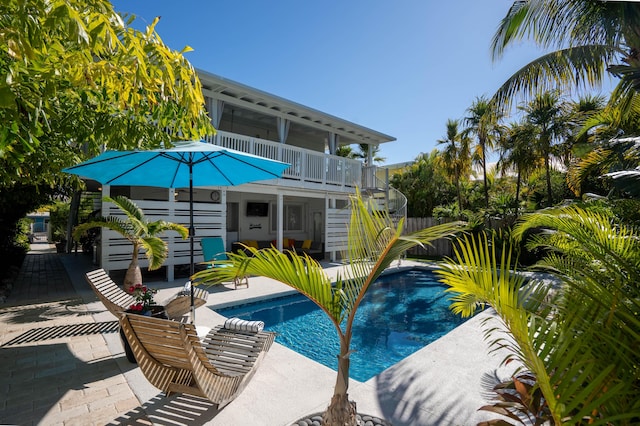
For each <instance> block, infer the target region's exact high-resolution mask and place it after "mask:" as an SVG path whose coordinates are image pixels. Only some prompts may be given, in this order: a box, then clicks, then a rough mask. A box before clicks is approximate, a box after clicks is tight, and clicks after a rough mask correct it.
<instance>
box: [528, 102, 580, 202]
mask: <svg viewBox="0 0 640 426" xmlns="http://www.w3.org/2000/svg"><path fill="white" fill-rule="evenodd" d="M519 109H520V110H522V111H523V112H524V114H525V116H524V120H525V121H526V122H527V123H528V124H529V125H531V126H533V127H535V129H536V138H535V139H534V143H535V146H536V150H537V152H538V155H539V156H540V158H542V159H543V160H544V167H545V174H546V181H547V206H549V207H550V206H552V205H553V192H552V188H551V157H552V155H553V153H554V145H556V144H557V143H559V142H561V141H562V140H564V138H565V137H566V135H567V130H568V121H569V120H568V114H567V111H566V109H567V107H566V104H565V103H564V101H562V99H561V98H560V95H559V94H558V93H557V92H545V93H539V94H537V95H536V96H535V98H534V99H533V100H531V101H530V102H529V103H527V104H525V105H522V106H520V107H519Z"/></svg>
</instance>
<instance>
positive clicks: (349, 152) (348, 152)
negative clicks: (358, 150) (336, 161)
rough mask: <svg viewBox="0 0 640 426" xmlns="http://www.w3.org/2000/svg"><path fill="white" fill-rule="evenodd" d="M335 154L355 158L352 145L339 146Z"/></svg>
mask: <svg viewBox="0 0 640 426" xmlns="http://www.w3.org/2000/svg"><path fill="white" fill-rule="evenodd" d="M335 155H337V156H338V157H345V158H355V152H353V148H352V147H351V145H342V146H341V147H338V149H337V150H336V154H335Z"/></svg>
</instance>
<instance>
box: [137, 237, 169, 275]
mask: <svg viewBox="0 0 640 426" xmlns="http://www.w3.org/2000/svg"><path fill="white" fill-rule="evenodd" d="M139 243H140V245H141V246H142V247H143V248H144V251H145V256H146V257H147V259H149V270H150V271H153V270H154V269H158V268H159V267H161V266H162V264H163V263H164V261H165V260H167V254H168V252H169V248H168V245H167V243H165V242H164V241H162V239H161V238H159V237H151V236H145V237H142V238H140V241H139Z"/></svg>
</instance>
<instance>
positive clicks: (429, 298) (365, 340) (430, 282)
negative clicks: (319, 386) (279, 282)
mask: <svg viewBox="0 0 640 426" xmlns="http://www.w3.org/2000/svg"><path fill="white" fill-rule="evenodd" d="M444 289H445V286H444V285H443V284H441V283H440V282H438V281H437V279H436V277H435V275H434V274H433V273H432V272H431V271H428V270H424V269H412V270H407V271H402V272H398V273H394V274H389V275H384V276H382V277H380V278H379V279H378V280H377V281H376V282H375V283H374V284H373V285H372V286H371V288H370V289H369V291H368V292H367V294H366V295H365V298H364V300H363V303H362V304H361V305H360V308H359V309H358V312H357V314H356V317H355V321H354V326H353V338H352V341H351V349H352V350H353V352H352V353H351V365H350V369H349V373H350V376H351V378H352V379H355V380H358V381H360V382H364V381H366V380H369V379H370V378H372V377H373V376H375V375H377V374H379V373H381V372H382V371H383V370H385V369H386V368H388V367H390V366H392V365H393V364H395V363H397V362H398V361H401V360H402V359H404V358H406V357H407V356H409V355H411V354H412V353H414V352H416V351H417V350H418V349H421V348H423V347H424V346H426V345H428V344H429V343H431V342H433V341H435V340H436V339H438V338H440V337H442V336H443V335H445V334H446V333H448V332H449V331H451V330H453V329H454V328H455V327H457V326H458V325H460V324H461V323H462V322H464V320H463V319H461V318H460V317H458V316H456V315H454V314H453V313H451V311H450V310H449V295H448V294H447V293H445V292H444ZM217 312H218V313H220V314H221V315H224V316H226V317H239V318H242V319H247V320H260V321H264V323H265V329H266V330H269V331H274V332H276V333H277V336H276V341H277V342H279V343H281V344H282V345H284V346H286V347H288V348H290V349H293V350H294V351H296V352H298V353H300V354H302V355H304V356H306V357H308V358H311V359H313V360H315V361H317V362H320V363H322V364H324V365H326V366H327V367H329V368H332V369H334V370H337V366H338V363H337V358H336V356H337V354H338V353H339V351H340V345H339V341H338V334H337V332H336V331H335V328H334V327H333V325H332V324H331V321H329V319H328V318H327V317H326V315H325V314H324V312H322V311H321V310H320V309H319V308H318V307H317V306H316V305H315V304H314V303H313V302H311V301H310V300H309V299H307V298H306V297H305V296H302V295H300V294H296V295H293V296H286V297H282V298H278V299H272V300H268V301H263V302H256V303H251V304H246V305H241V306H238V307H232V308H224V309H219V310H217Z"/></svg>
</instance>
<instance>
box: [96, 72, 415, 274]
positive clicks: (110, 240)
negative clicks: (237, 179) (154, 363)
mask: <svg viewBox="0 0 640 426" xmlns="http://www.w3.org/2000/svg"><path fill="white" fill-rule="evenodd" d="M198 74H199V76H200V79H201V81H202V87H203V93H204V96H205V100H206V107H207V110H208V113H209V115H210V117H211V121H212V123H213V125H214V127H215V128H216V129H217V130H218V132H217V134H216V135H215V136H213V137H211V138H210V139H209V140H208V142H210V143H213V144H216V145H220V146H224V147H227V148H232V149H235V150H239V151H243V152H248V153H251V154H255V155H259V156H263V157H267V158H271V159H275V160H279V161H282V162H286V163H289V164H291V166H290V167H289V168H288V169H287V170H286V171H285V172H284V174H283V176H282V178H280V179H274V180H269V181H261V182H255V183H250V184H244V185H240V186H232V187H199V188H195V190H194V201H195V203H194V221H195V229H196V234H195V239H196V245H195V246H196V249H197V250H198V251H197V252H196V254H195V261H196V262H200V261H202V253H201V252H200V251H199V248H200V246H199V244H197V241H199V239H200V238H203V237H212V236H217V237H222V238H223V240H224V241H225V242H226V247H225V249H226V250H227V251H229V250H231V247H232V244H233V243H234V242H236V241H270V242H272V243H273V244H274V245H275V246H276V247H278V248H282V247H283V241H285V239H294V240H298V241H302V240H312V241H313V244H314V246H315V247H321V250H322V252H323V257H327V258H330V259H332V260H335V259H337V258H338V257H339V256H340V252H341V251H342V250H344V249H346V234H347V232H346V231H347V230H346V224H347V223H348V219H349V210H348V200H349V195H350V194H353V193H354V192H355V189H356V187H360V188H361V189H362V191H363V193H364V194H366V195H369V196H372V197H375V198H376V199H377V203H378V205H379V206H380V208H388V209H389V210H390V211H391V212H392V213H394V214H396V215H400V216H402V215H404V208H405V205H406V199H405V198H404V196H402V194H400V193H398V192H397V191H395V190H393V189H392V188H389V186H388V182H385V181H384V180H383V179H379V178H378V177H376V176H379V175H380V174H379V173H378V174H376V170H375V166H372V165H371V159H370V158H369V161H368V162H367V161H365V162H364V163H363V162H362V161H359V160H354V159H349V158H344V157H340V156H336V155H334V154H335V153H336V150H337V149H338V148H339V147H340V146H343V145H351V144H368V145H379V144H382V143H387V142H391V141H394V140H395V138H393V137H391V136H388V135H386V134H383V133H380V132H377V131H375V130H371V129H368V128H366V127H363V126H360V125H357V124H355V123H351V122H349V121H346V120H343V119H340V118H338V117H335V116H332V115H330V114H326V113H323V112H320V111H317V110H315V109H312V108H309V107H307V106H304V105H300V104H298V103H295V102H292V101H289V100H286V99H283V98H280V97H278V96H274V95H272V94H269V93H265V92H262V91H260V90H257V89H254V88H252V87H248V86H245V85H243V84H240V83H237V82H234V81H231V80H228V79H225V78H222V77H219V76H216V75H213V74H211V73H208V72H205V71H198ZM102 191H103V194H104V195H108V194H110V195H116V194H122V195H126V196H128V197H130V198H131V199H133V200H135V201H136V203H137V204H138V205H139V206H140V207H141V208H142V209H143V210H144V211H145V214H146V215H147V216H148V217H149V219H151V220H156V219H159V218H163V219H164V220H169V221H172V222H177V223H182V224H187V223H188V221H189V216H188V209H189V206H188V202H187V200H188V191H187V189H186V188H174V189H171V190H167V189H162V188H153V187H111V188H109V187H105V188H103V189H102ZM102 214H103V215H105V216H106V215H112V214H118V210H117V209H115V208H113V207H109V205H107V204H105V205H103V211H102ZM171 234H172V233H168V234H167V236H166V238H167V242H168V243H169V258H168V260H167V262H166V263H165V265H166V266H167V267H168V268H167V277H168V279H170V280H171V279H173V275H174V273H173V267H174V266H175V265H186V264H188V263H189V243H188V241H185V240H181V239H180V238H179V237H177V236H173V235H171ZM130 249H131V246H130V245H129V244H127V242H126V241H124V240H123V239H121V238H120V237H119V235H117V234H115V233H113V232H111V231H108V230H103V233H102V238H101V242H100V245H99V250H98V259H99V262H100V264H101V266H102V267H103V268H105V269H106V270H113V269H125V268H126V267H127V265H128V263H129V260H130V258H131V255H130ZM141 266H145V261H141Z"/></svg>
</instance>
